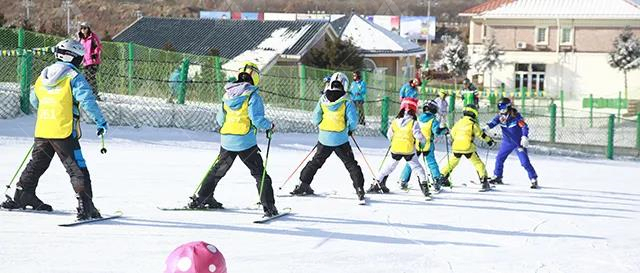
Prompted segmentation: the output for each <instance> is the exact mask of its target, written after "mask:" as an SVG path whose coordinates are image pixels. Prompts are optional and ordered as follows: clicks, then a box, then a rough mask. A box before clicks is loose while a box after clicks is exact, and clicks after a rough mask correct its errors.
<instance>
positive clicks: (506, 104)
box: [498, 98, 511, 114]
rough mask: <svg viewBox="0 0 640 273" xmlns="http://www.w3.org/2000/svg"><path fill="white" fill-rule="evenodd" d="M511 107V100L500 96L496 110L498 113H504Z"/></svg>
mask: <svg viewBox="0 0 640 273" xmlns="http://www.w3.org/2000/svg"><path fill="white" fill-rule="evenodd" d="M509 109H511V100H510V99H509V98H502V99H500V102H498V110H499V111H500V114H505V113H507V111H509Z"/></svg>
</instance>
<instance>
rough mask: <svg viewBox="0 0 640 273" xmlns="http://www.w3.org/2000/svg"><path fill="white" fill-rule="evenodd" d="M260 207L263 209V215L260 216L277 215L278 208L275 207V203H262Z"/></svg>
mask: <svg viewBox="0 0 640 273" xmlns="http://www.w3.org/2000/svg"><path fill="white" fill-rule="evenodd" d="M262 209H263V210H264V215H263V216H262V217H273V216H276V215H278V214H279V213H278V209H276V205H275V204H273V203H269V204H263V205H262Z"/></svg>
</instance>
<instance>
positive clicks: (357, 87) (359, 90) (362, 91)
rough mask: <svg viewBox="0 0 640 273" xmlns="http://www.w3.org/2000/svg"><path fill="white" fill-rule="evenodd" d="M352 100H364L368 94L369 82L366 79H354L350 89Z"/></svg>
mask: <svg viewBox="0 0 640 273" xmlns="http://www.w3.org/2000/svg"><path fill="white" fill-rule="evenodd" d="M349 95H350V96H351V100H352V101H364V98H365V97H366V96H367V83H365V82H364V81H353V82H352V83H351V88H350V89H349Z"/></svg>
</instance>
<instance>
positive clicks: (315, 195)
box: [276, 193, 368, 206]
mask: <svg viewBox="0 0 640 273" xmlns="http://www.w3.org/2000/svg"><path fill="white" fill-rule="evenodd" d="M335 195H336V193H318V194H315V193H314V194H305V195H295V194H278V195H276V197H325V198H332V197H334V198H340V197H337V196H335ZM344 198H345V199H351V198H348V197H344ZM356 200H357V204H358V205H360V206H366V205H367V204H368V203H367V197H365V198H364V199H362V200H360V199H356Z"/></svg>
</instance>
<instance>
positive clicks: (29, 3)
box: [22, 0, 33, 21]
mask: <svg viewBox="0 0 640 273" xmlns="http://www.w3.org/2000/svg"><path fill="white" fill-rule="evenodd" d="M22 6H23V7H24V8H25V9H26V11H27V16H26V17H25V18H26V20H27V21H29V19H31V13H30V12H29V11H30V10H29V9H30V8H31V7H33V1H31V0H22Z"/></svg>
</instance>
